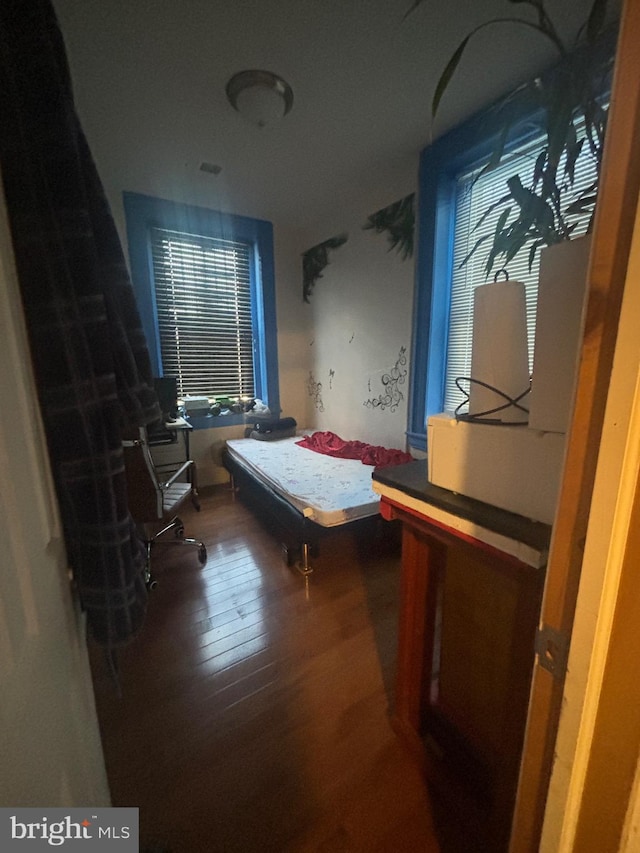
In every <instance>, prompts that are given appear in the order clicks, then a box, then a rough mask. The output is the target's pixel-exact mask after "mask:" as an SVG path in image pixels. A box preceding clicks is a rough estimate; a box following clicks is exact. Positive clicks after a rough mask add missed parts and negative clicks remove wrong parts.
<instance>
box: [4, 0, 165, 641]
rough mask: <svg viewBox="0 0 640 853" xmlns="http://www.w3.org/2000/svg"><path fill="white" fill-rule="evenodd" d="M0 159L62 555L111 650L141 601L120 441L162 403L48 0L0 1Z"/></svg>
mask: <svg viewBox="0 0 640 853" xmlns="http://www.w3.org/2000/svg"><path fill="white" fill-rule="evenodd" d="M0 168H1V170H2V179H3V183H4V192H5V196H6V203H7V208H8V212H9V220H10V225H11V231H12V238H13V246H14V252H15V259H16V266H17V270H18V277H19V280H20V287H21V292H22V300H23V307H24V313H25V317H26V322H27V329H28V334H29V340H30V346H31V353H32V360H33V368H34V373H35V377H36V383H37V387H38V396H39V402H40V408H41V411H42V417H43V421H44V426H45V432H46V436H47V442H48V447H49V456H50V459H51V466H52V471H53V477H54V481H55V485H56V490H57V495H58V500H59V504H60V511H61V515H62V521H63V526H64V531H65V540H66V545H67V552H68V559H69V562H70V565H71V568H72V570H73V573H74V578H75V582H76V585H77V589H78V592H79V595H80V599H81V603H82V606H83V607H84V609H85V610H86V613H87V618H88V624H89V628H90V631H91V633H92V634H93V636H94V638H95V639H96V640H97V641H98V642H99V643H101V644H103V645H105V646H107V647H109V648H113V647H116V646H118V645H122V644H124V643H126V642H127V641H129V640H130V639H131V638H132V637H133V635H134V634H135V633H136V632H137V631H138V630H139V628H140V627H141V625H142V622H143V619H144V614H145V609H146V600H147V595H146V589H145V585H144V580H143V571H142V570H143V559H142V554H141V549H140V543H139V541H138V537H137V536H136V533H135V528H134V525H133V522H132V520H131V518H130V515H129V511H128V508H127V493H126V482H125V475H124V461H123V451H122V444H121V439H122V435H123V431H124V430H129V429H131V428H132V427H133V426H135V425H142V424H147V423H150V422H151V421H152V420H156V419H157V418H158V417H159V416H160V412H159V408H158V404H157V400H156V397H155V393H154V391H153V385H152V374H151V366H150V361H149V355H148V351H147V345H146V341H145V337H144V333H143V331H142V327H141V325H140V320H139V316H138V312H137V308H136V304H135V301H134V297H133V291H132V288H131V283H130V280H129V276H128V272H127V268H126V265H125V262H124V256H123V252H122V248H121V245H120V241H119V238H118V235H117V232H116V229H115V226H114V223H113V220H112V217H111V213H110V211H109V207H108V204H107V201H106V199H105V196H104V193H103V190H102V187H101V184H100V180H99V178H98V175H97V172H96V169H95V166H94V164H93V161H92V158H91V155H90V152H89V149H88V147H87V144H86V141H85V138H84V136H83V133H82V130H81V128H80V125H79V123H78V120H77V116H76V113H75V109H74V104H73V95H72V90H71V82H70V76H69V70H68V67H67V61H66V55H65V50H64V44H63V40H62V36H61V34H60V31H59V28H58V24H57V21H56V17H55V12H54V11H53V8H52V6H51V3H50V2H49V0H2V2H1V3H0ZM5 402H6V401H5Z"/></svg>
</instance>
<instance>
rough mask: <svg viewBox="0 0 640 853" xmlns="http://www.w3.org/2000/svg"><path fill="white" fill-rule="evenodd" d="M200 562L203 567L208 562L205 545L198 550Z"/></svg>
mask: <svg viewBox="0 0 640 853" xmlns="http://www.w3.org/2000/svg"><path fill="white" fill-rule="evenodd" d="M198 560H200V565H202V566H204V564H205V563H206V562H207V549H206V548H205V546H204V545H203V546H202V547H201V548H198Z"/></svg>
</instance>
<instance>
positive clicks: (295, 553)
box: [222, 449, 394, 575]
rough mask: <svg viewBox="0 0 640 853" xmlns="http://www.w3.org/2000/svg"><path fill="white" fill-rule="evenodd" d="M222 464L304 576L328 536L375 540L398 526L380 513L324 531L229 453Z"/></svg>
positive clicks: (327, 528) (245, 499)
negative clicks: (345, 533) (342, 533)
mask: <svg viewBox="0 0 640 853" xmlns="http://www.w3.org/2000/svg"><path fill="white" fill-rule="evenodd" d="M222 464H223V465H224V467H225V468H226V469H227V471H228V472H229V474H230V476H231V487H232V488H233V489H234V491H235V492H236V493H237V494H238V495H239V496H240V498H241V499H242V501H243V502H244V503H246V504H247V506H249V507H251V509H253V510H254V511H255V512H256V513H257V515H258V517H259V518H260V519H261V520H262V521H263V522H264V523H265V524H267V525H268V526H269V529H270V530H272V532H273V533H274V535H276V536H277V537H278V538H279V539H280V541H281V542H282V549H283V554H284V557H285V560H286V562H287V565H290V566H294V565H295V567H296V568H297V569H298V570H299V571H300V572H301V573H302V574H303V575H309V574H311V572H312V571H313V568H312V567H311V562H310V558H311V556H313V555H315V554H317V553H318V550H319V545H320V541H321V540H322V539H323V538H324V537H326V536H327V535H329V534H332V533H333V534H335V533H336V531H337V530H340V531H343V530H349V531H351V532H352V533H354V534H356V535H357V536H363V537H367V538H369V539H373V538H377V537H379V536H380V531H381V530H382V529H383V528H382V525H384V530H385V532H386V530H387V529H388V528H389V527H391V526H394V525H393V522H392V523H391V525H390V524H389V522H383V521H382V519H381V516H380V515H378V514H377V513H376V515H371V516H367V517H366V518H359V519H355V520H354V521H349V522H345V524H342V525H340V526H339V527H323V526H322V525H321V524H317V523H316V522H315V521H312V520H311V519H309V518H306V517H305V516H304V515H303V514H302V513H301V512H300V510H298V509H296V507H294V506H292V504H290V503H289V502H288V501H286V500H285V499H284V498H283V497H281V496H280V495H279V494H277V493H276V492H274V491H273V490H272V489H270V488H269V487H268V486H266V485H265V484H264V483H261V482H260V481H259V480H256V478H255V477H254V476H253V475H252V474H251V472H250V471H247V470H246V468H243V467H242V465H240V464H239V463H238V462H237V461H236V460H235V459H234V458H233V457H232V456H231V455H230V454H229V452H228V451H227V450H226V449H224V450H223V451H222Z"/></svg>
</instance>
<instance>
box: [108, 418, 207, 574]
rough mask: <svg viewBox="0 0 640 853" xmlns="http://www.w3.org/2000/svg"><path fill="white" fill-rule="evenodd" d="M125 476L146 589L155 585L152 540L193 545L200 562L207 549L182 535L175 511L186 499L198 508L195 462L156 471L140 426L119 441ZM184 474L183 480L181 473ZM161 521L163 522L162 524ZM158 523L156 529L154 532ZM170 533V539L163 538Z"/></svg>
mask: <svg viewBox="0 0 640 853" xmlns="http://www.w3.org/2000/svg"><path fill="white" fill-rule="evenodd" d="M122 446H123V449H124V463H125V472H126V477H127V493H128V501H129V511H130V513H131V516H132V518H133V520H134V521H135V522H136V524H137V525H138V529H139V531H140V535H141V538H142V540H143V541H144V543H145V546H146V549H147V558H146V564H145V582H146V584H147V587H148V588H149V589H154V588H155V587H156V585H157V584H156V581H155V579H154V577H153V575H152V574H151V549H152V547H153V546H154V545H156V544H164V545H193V546H194V547H196V548H197V549H198V560H199V561H200V563H201V564H202V565H204V563H206V561H207V549H206V548H205V545H204V543H203V542H201V541H200V540H199V539H190V538H188V537H186V536H185V535H184V525H183V523H182V521H181V520H180V517H179V516H178V515H177V513H178V510H179V508H180V507H181V506H182V505H183V504H184V503H185V501H187V500H190V501H191V502H192V504H193V506H194V507H195V508H196V509H197V510H198V511H199V510H200V501H199V500H198V490H197V488H196V481H195V463H194V462H193V460H192V459H188V460H187V461H186V462H184V463H183V464H182V465H180V466H179V467H178V468H177V469H176V470H174V471H172V472H170V473H169V474H166V473H162V474H160V473H159V472H158V471H157V469H156V467H155V466H154V464H153V458H152V456H151V452H150V450H149V442H148V439H147V433H146V429H145V428H144V427H140V428H139V429H138V432H137V435H136V437H134V438H126V439H125V440H123V442H122ZM185 474H186V476H187V482H185V481H184V479H180V478H183V475H185ZM163 522H166V523H164V524H163ZM159 524H162V525H163V526H162V527H161V529H160V530H157V531H155V532H154V528H157V526H158V525H159ZM169 533H173V539H168V538H163V539H162V541H159V540H160V538H161V537H165V535H166V534H169Z"/></svg>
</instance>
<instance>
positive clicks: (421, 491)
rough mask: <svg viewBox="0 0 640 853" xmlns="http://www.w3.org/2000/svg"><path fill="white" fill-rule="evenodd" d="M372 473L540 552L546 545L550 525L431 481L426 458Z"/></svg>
mask: <svg viewBox="0 0 640 853" xmlns="http://www.w3.org/2000/svg"><path fill="white" fill-rule="evenodd" d="M372 477H373V479H374V480H376V481H377V482H379V483H381V484H383V485H385V486H389V487H390V488H392V489H398V490H399V491H401V492H404V493H405V494H407V495H410V496H411V497H413V498H416V499H417V500H419V501H424V502H425V503H427V504H431V505H432V506H435V507H438V508H439V509H441V510H444V511H445V512H450V513H451V514H452V515H456V516H459V517H460V518H464V519H467V520H468V521H471V522H473V523H474V524H478V525H480V526H481V527H484V528H486V529H487V530H492V531H493V532H494V533H499V534H501V535H502V536H507V537H508V538H509V539H514V540H516V541H517V542H522V543H523V544H525V545H529V546H530V547H532V548H536V549H537V550H539V551H541V552H542V551H545V550H547V549H548V548H549V542H550V539H551V526H550V525H548V524H543V523H542V522H540V521H531V519H529V518H525V517H524V516H522V515H516V513H513V512H507V511H506V510H504V509H499V508H498V507H495V506H491V505H490V504H486V503H482V501H476V500H474V499H473V498H468V497H465V495H460V494H457V493H456V492H450V491H449V490H448V489H442V488H440V487H439V486H434V485H432V484H431V483H430V482H429V481H428V479H427V461H426V459H417V460H415V461H414V462H407V463H406V464H405V465H393V466H391V467H389V468H379V469H374V471H373V474H372Z"/></svg>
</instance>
